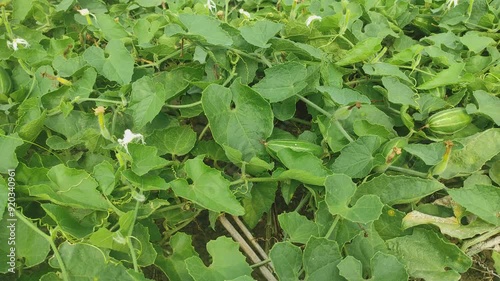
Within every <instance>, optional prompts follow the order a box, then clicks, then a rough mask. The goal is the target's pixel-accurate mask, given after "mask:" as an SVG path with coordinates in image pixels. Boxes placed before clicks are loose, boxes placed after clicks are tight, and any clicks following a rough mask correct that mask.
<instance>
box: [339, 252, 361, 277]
mask: <svg viewBox="0 0 500 281" xmlns="http://www.w3.org/2000/svg"><path fill="white" fill-rule="evenodd" d="M337 267H338V268H339V273H340V275H341V276H342V277H344V278H345V279H346V280H347V281H363V280H364V279H363V266H362V264H361V262H360V261H359V260H357V259H356V258H355V257H353V256H347V257H345V258H344V259H343V260H342V261H340V262H339V264H338V265H337Z"/></svg>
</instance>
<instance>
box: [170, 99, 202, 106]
mask: <svg viewBox="0 0 500 281" xmlns="http://www.w3.org/2000/svg"><path fill="white" fill-rule="evenodd" d="M200 104H201V100H200V101H197V102H193V103H188V104H165V107H170V108H190V107H195V106H197V105H200Z"/></svg>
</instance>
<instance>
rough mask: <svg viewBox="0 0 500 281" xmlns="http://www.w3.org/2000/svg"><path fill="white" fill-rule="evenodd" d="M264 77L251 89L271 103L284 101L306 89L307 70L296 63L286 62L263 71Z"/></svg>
mask: <svg viewBox="0 0 500 281" xmlns="http://www.w3.org/2000/svg"><path fill="white" fill-rule="evenodd" d="M264 72H265V73H266V76H265V77H264V78H263V79H262V80H260V81H259V82H258V83H257V84H255V85H254V86H253V89H254V90H255V91H257V92H258V93H259V94H261V95H262V96H263V97H264V98H265V99H267V100H269V101H270V102H271V103H273V102H279V101H283V100H286V99H287V98H289V97H292V96H293V95H295V94H298V93H300V91H302V90H304V89H305V88H306V87H307V83H306V82H305V78H306V77H307V69H306V67H305V65H303V64H300V63H298V62H286V63H283V64H278V65H275V66H273V67H271V68H268V69H266V70H265V71H264Z"/></svg>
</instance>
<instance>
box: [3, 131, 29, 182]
mask: <svg viewBox="0 0 500 281" xmlns="http://www.w3.org/2000/svg"><path fill="white" fill-rule="evenodd" d="M23 143H24V142H23V140H22V139H21V138H19V137H18V135H17V133H14V134H11V135H7V136H6V135H0V154H1V155H3V156H2V161H0V173H2V174H7V171H8V170H9V169H15V168H16V167H17V165H18V164H19V161H18V160H17V156H16V148H17V147H18V146H21V145H22V144H23Z"/></svg>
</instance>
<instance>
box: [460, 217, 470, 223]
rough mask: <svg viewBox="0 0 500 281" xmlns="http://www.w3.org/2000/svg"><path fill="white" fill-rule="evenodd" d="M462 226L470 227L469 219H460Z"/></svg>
mask: <svg viewBox="0 0 500 281" xmlns="http://www.w3.org/2000/svg"><path fill="white" fill-rule="evenodd" d="M460 224H461V225H468V224H469V220H468V219H467V217H462V218H461V219H460Z"/></svg>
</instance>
